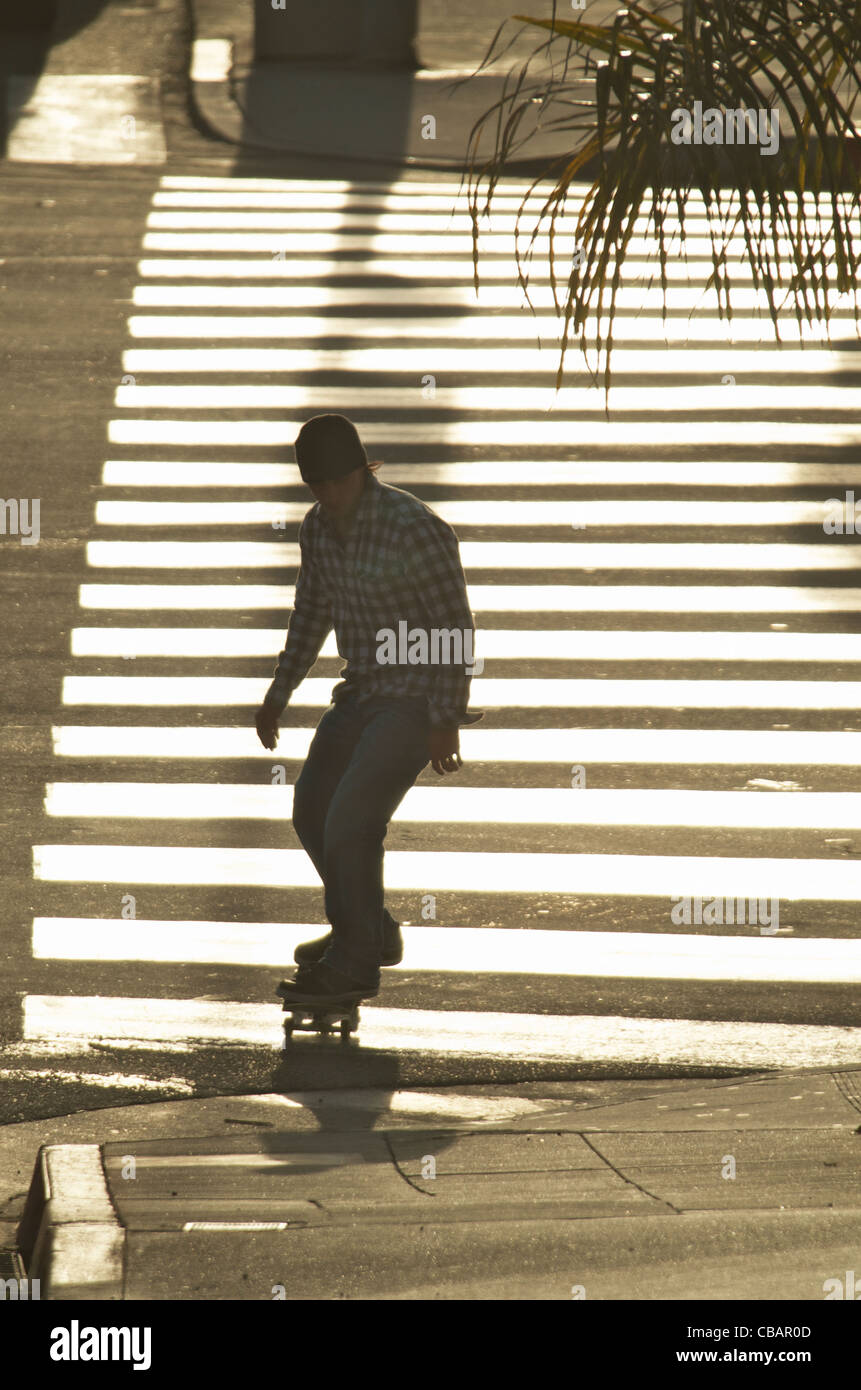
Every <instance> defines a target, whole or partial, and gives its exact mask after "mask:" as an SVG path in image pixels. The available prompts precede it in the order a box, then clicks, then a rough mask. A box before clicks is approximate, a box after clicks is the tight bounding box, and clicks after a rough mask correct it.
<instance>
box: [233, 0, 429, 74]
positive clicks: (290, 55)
mask: <svg viewBox="0 0 861 1390" xmlns="http://www.w3.org/2000/svg"><path fill="white" fill-rule="evenodd" d="M418 4H419V0H254V56H255V58H256V59H257V60H258V61H260V60H262V61H266V60H267V59H269V60H274V61H277V62H282V63H285V62H298V63H318V64H321V65H325V66H339V65H342V64H343V65H345V66H348V67H362V68H407V69H414V68H415V67H416V66H417V63H416V56H415V49H414V40H415V33H416V27H417V23H418Z"/></svg>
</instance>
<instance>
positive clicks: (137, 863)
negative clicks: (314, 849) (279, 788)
mask: <svg viewBox="0 0 861 1390" xmlns="http://www.w3.org/2000/svg"><path fill="white" fill-rule="evenodd" d="M572 795H573V796H576V795H577V793H576V792H575V791H572ZM33 865H34V876H35V877H36V878H37V879H38V880H40V881H45V882H52V883H125V884H137V883H159V884H163V885H166V886H173V885H174V884H180V883H199V884H207V885H210V886H214V885H216V884H221V885H227V884H235V885H251V886H258V887H277V888H315V889H319V887H320V880H319V879H318V877H317V873H316V870H315V869H314V866H313V864H312V863H311V861H310V859H309V858H308V856H307V854H306V853H305V851H304V850H290V849H252V848H244V847H243V848H232V847H230V846H224V845H220V846H217V847H214V848H211V849H210V848H199V847H197V846H194V845H111V844H104V845H81V844H76V845H34V846H33ZM536 884H538V885H540V891H541V892H542V893H544V894H546V893H565V894H577V895H581V896H582V895H584V894H592V893H601V894H608V895H610V896H612V897H637V896H639V897H657V898H664V897H666V898H671V897H677V898H678V897H684V896H692V895H693V896H700V897H709V898H711V897H720V896H727V895H728V896H730V897H745V898H749V897H756V898H767V897H768V898H770V897H775V898H779V899H780V900H781V901H784V900H793V901H794V900H796V899H797V900H799V901H806V902H859V901H861V862H858V861H852V860H843V859H833V858H830V859H768V858H765V857H757V858H755V859H740V858H718V857H711V856H709V857H706V856H703V855H657V854H655V855H636V854H521V853H511V852H510V851H506V852H504V853H503V852H500V853H496V854H491V853H485V852H480V851H472V852H470V853H466V852H463V853H461V852H450V851H446V852H445V853H444V854H443V853H430V852H404V851H398V850H389V851H387V853H386V887H387V889H388V891H389V892H401V891H408V892H420V893H426V892H429V891H431V890H432V891H433V892H434V893H446V892H451V893H453V892H459V893H522V894H528V895H529V896H530V897H531V898H534V896H535V892H536Z"/></svg>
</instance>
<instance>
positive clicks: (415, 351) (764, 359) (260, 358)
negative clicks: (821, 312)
mask: <svg viewBox="0 0 861 1390" xmlns="http://www.w3.org/2000/svg"><path fill="white" fill-rule="evenodd" d="M199 331H200V336H201V337H202V338H206V337H208V334H207V331H206V324H205V322H204V321H203V320H201V321H200V328H199ZM488 336H489V335H488ZM547 350H548V349H547V346H545V348H544V349H543V350H542V349H540V348H538V347H530V348H500V347H494V346H493V344H491V343H487V342H483V343H482V344H481V346H479V345H478V344H476V346H475V347H471V348H442V347H429V346H427V347H417V348H410V347H401V348H358V349H355V350H347V351H341V350H338V349H335V350H318V349H315V348H297V349H293V348H235V347H232V348H133V349H131V350H130V351H128V352H125V353H123V359H122V365H123V370H124V371H126V372H154V373H158V374H161V373H169V372H195V373H196V372H223V373H228V372H236V373H241V372H312V371H313V372H323V371H325V372H335V371H338V372H386V373H402V372H415V373H416V375H417V377H418V378H419V379H420V378H421V375H422V373H423V372H438V373H442V372H473V373H478V372H481V373H482V374H484V375H486V376H488V377H489V376H491V375H492V374H493V373H495V372H519V373H527V372H528V373H544V374H546V373H547V366H548V364H547ZM552 350H553V351H554V352H555V351H556V344H555V343H554V345H553V348H552ZM734 351H737V352H738V354H739V355H738V356H737V357H736V358H734V360H733V366H734V368H735V371H736V372H737V373H738V377H740V378H742V379H743V378H745V377H746V376H749V375H752V376H762V375H765V374H767V373H768V374H778V375H782V374H785V373H793V374H806V375H809V376H813V375H817V376H821V374H822V373H823V372H833V373H835V374H840V373H841V372H847V373H848V372H850V371H851V372H852V373H853V374H854V373H856V372H857V370H858V362H857V357H853V355H852V354H851V353H848V352H839V353H838V352H825V351H824V350H820V351H811V350H810V349H807V351H800V350H799V351H793V350H792V349H789V348H787V349H784V350H777V349H774V350H769V349H768V348H763V347H760V348H755V349H750V348H748V349H744V350H742V349H734ZM726 365H727V349H726V348H723V349H722V350H721V351H719V352H708V351H705V350H704V351H702V352H696V353H691V352H690V351H683V350H679V351H671V350H668V349H655V348H652V349H651V350H649V351H646V352H626V351H625V349H624V348H617V349H615V350H614V352H613V371H614V374H615V375H616V377H617V379H618V378H619V377H622V376H624V375H625V374H626V373H636V374H646V375H649V376H653V375H655V373H657V372H665V373H667V374H668V376H671V377H673V378H676V377H678V378H680V379H681V380H682V381H683V380H684V378H685V376H687V375H689V374H690V375H693V374H696V375H698V376H700V375H702V376H707V375H713V376H715V377H716V379H717V380H718V381H720V379H721V376H722V375H724V374H726ZM674 385H675V382H674V381H670V380H668V382H667V386H668V387H670V386H674Z"/></svg>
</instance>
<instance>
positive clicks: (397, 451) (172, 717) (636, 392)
mask: <svg viewBox="0 0 861 1390" xmlns="http://www.w3.org/2000/svg"><path fill="white" fill-rule="evenodd" d="M525 192H526V187H525V185H521V184H518V183H517V182H516V181H513V180H509V181H506V182H504V183H503V184H501V185H500V187H499V193H498V195H497V196H496V198H495V202H494V208H495V211H494V213H493V216H492V217H491V218H489V219H486V226H484V227H483V230H482V233H481V243H480V245H481V260H480V275H481V282H482V283H481V288H480V290H479V291H478V292H476V290H475V288H474V287H473V285H472V264H471V260H470V252H471V237H470V234H469V219H468V217H467V215H466V204H465V198H464V195H463V193H462V191H460V192H459V190H458V186H457V185H456V184H453V183H452V184H449V183H446V182H444V181H441V180H439V181H421V180H417V179H416V180H404V181H400V182H393V183H387V184H382V183H381V184H364V183H363V184H356V185H352V184H349V183H346V182H338V181H307V182H306V181H302V180H287V179H252V178H221V177H184V176H176V175H171V176H165V177H163V178H162V179H161V180H160V183H159V187H158V190H157V191H156V193H155V194H154V197H153V206H152V210H151V212H150V215H149V219H148V225H147V229H146V232H145V235H144V239H143V248H142V250H143V254H142V258H141V260H140V263H139V284H138V285H137V286H136V288H135V292H134V304H133V311H132V313H131V314H130V317H129V335H130V339H131V341H132V343H133V346H130V347H129V348H128V350H127V351H126V352H125V353H124V356H123V361H122V364H121V381H120V382H119V383H118V386H117V391H116V398H115V416H114V418H112V419H111V420H110V421H109V423H108V430H107V435H108V441H109V451H108V452H110V453H111V455H112V456H111V457H109V458H107V459H106V460H105V463H104V471H103V477H102V483H103V495H102V496H101V497H100V499H99V500H98V502H97V503H96V509H95V515H94V530H93V538H92V539H91V540H90V541H89V543H88V544H87V549H86V559H87V566H88V570H89V574H88V581H87V582H86V583H84V584H82V585H81V589H80V595H79V619H78V623H77V625H76V627H75V629H74V631H73V632H72V635H71V648H70V668H69V672H68V674H67V676H66V678H65V680H64V683H63V691H62V710H61V714H60V717H59V719H58V722H57V725H56V727H55V728H54V729H53V751H54V760H55V773H54V777H53V780H52V781H51V782H50V783H49V784H48V786H47V787H46V791H45V811H46V815H47V817H48V818H49V822H48V823H50V824H51V825H52V826H54V827H55V833H54V835H53V836H52V837H51V842H50V843H47V842H46V843H44V844H39V845H37V846H35V847H34V874H35V877H36V879H37V881H38V884H39V885H40V889H41V891H42V894H43V897H42V899H41V900H42V901H43V903H44V904H45V907H44V910H43V912H42V913H41V914H40V915H38V916H36V917H35V918H34V921H33V924H32V954H33V958H34V960H37V961H39V962H41V963H42V964H43V965H44V966H45V967H46V969H48V971H49V973H48V974H47V975H46V976H45V977H44V978H47V979H55V980H56V987H55V989H54V991H53V992H50V991H46V992H44V993H41V994H38V995H37V994H31V995H28V996H27V998H26V1001H25V1011H24V1016H25V1041H27V1042H30V1043H33V1044H34V1045H36V1044H44V1045H46V1046H58V1045H59V1046H62V1045H66V1044H67V1045H69V1046H70V1047H71V1046H72V1045H73V1044H75V1043H87V1042H88V1041H93V1040H102V1041H103V1040H106V1039H107V1040H113V1041H115V1042H116V1043H117V1044H118V1045H123V1044H128V1045H130V1044H131V1043H133V1042H134V1043H140V1044H142V1045H146V1046H148V1047H150V1048H152V1049H154V1050H158V1049H163V1050H166V1051H170V1050H171V1049H174V1048H179V1047H187V1046H188V1045H189V1044H203V1043H207V1042H213V1041H214V1042H230V1043H234V1044H237V1045H247V1046H249V1047H263V1048H266V1047H269V1046H271V1047H272V1048H273V1049H275V1048H277V1046H278V1044H279V1039H280V1028H279V1022H280V1013H279V1007H278V1004H277V1002H270V1001H272V998H273V996H272V986H273V984H274V979H273V973H277V974H281V973H283V970H284V968H285V967H286V966H287V965H288V964H289V962H290V961H291V960H292V954H293V949H294V947H295V945H296V944H298V943H299V942H300V941H302V940H305V939H307V937H308V936H309V935H318V934H319V932H320V930H321V895H320V892H319V885H318V884H317V882H316V877H315V874H314V870H313V867H312V866H311V864H310V862H309V861H308V859H307V856H306V855H305V854H304V852H303V851H302V850H301V848H300V847H299V846H298V842H297V841H296V838H295V835H294V833H293V830H292V825H291V823H290V815H291V790H290V788H291V784H292V782H293V780H294V778H295V776H296V774H297V772H298V770H299V767H300V766H301V760H302V759H303V758H304V756H305V752H306V750H307V747H308V743H309V741H310V738H311V735H312V732H313V727H314V725H315V723H316V721H317V719H318V718H319V715H320V712H321V710H322V709H323V708H324V707H325V706H326V704H328V701H329V694H330V691H331V688H332V685H333V683H334V679H335V677H336V675H337V671H338V669H339V667H340V662H339V661H338V658H337V652H336V648H335V645H334V639H333V638H330V639H329V640H328V641H327V643H326V646H325V647H324V649H323V652H322V654H321V657H320V660H319V662H318V664H317V666H316V667H315V669H314V671H313V673H311V674H310V675H309V677H308V678H307V679H306V680H305V681H304V682H303V683H302V685H301V686H300V688H299V690H298V691H297V692H296V694H295V696H294V698H293V700H292V702H291V705H290V708H289V710H288V712H287V716H286V719H285V723H286V727H285V728H284V729H283V731H282V734H281V741H280V743H279V747H278V750H277V752H275V753H272V752H267V750H265V749H263V748H262V747H261V746H260V744H259V742H258V741H257V738H256V734H255V732H254V729H253V723H252V715H253V710H254V709H255V708H256V706H257V705H258V704H259V701H260V699H261V698H262V695H263V693H264V692H265V689H266V687H267V685H268V681H269V678H270V675H271V669H272V666H273V664H274V658H275V655H276V653H277V651H278V650H279V649H280V647H281V646H282V645H283V634H284V629H285V627H286V618H287V613H288V611H289V608H290V604H291V603H292V599H293V584H294V582H295V571H296V564H297V561H298V546H297V544H296V528H297V525H298V522H299V520H300V519H301V517H302V516H303V515H304V512H305V510H306V509H307V506H308V497H307V493H306V492H305V490H304V489H303V488H302V487H301V484H300V480H299V477H298V472H297V470H296V468H295V466H294V464H293V463H292V450H291V448H290V445H291V444H292V441H293V439H294V438H295V435H296V433H297V432H298V429H299V427H300V425H301V424H302V422H303V420H304V419H306V418H307V417H308V416H309V415H311V414H315V413H319V412H321V411H324V410H336V411H342V412H344V413H345V414H348V415H349V416H350V418H351V419H353V420H354V421H355V422H356V424H357V426H358V428H359V430H360V433H361V434H362V437H363V439H364V441H365V443H366V446H367V448H368V452H369V457H371V458H375V457H382V458H383V459H384V460H385V461H386V467H385V468H384V470H383V471H382V473H381V474H380V477H381V479H382V480H383V481H386V482H390V483H393V484H394V485H396V486H404V487H407V488H408V489H410V490H414V491H415V492H417V494H418V495H420V496H421V497H423V498H424V499H425V500H427V501H428V502H429V503H430V504H431V505H432V506H433V507H434V508H435V510H436V511H437V512H438V513H439V514H440V515H441V516H443V517H444V518H445V519H446V520H447V521H449V522H450V523H451V524H452V525H453V526H455V528H456V530H457V532H458V535H459V537H460V540H461V553H462V558H463V562H464V568H465V571H466V574H467V580H468V585H469V596H470V603H471V607H472V609H473V612H474V614H475V617H476V626H477V630H478V632H477V642H476V650H477V653H478V655H479V656H480V657H482V658H483V661H484V667H483V670H482V671H481V674H479V675H476V677H475V679H474V683H473V697H472V700H473V705H474V706H476V707H478V708H481V709H484V710H486V715H485V719H484V721H483V722H482V724H481V725H479V726H477V727H475V728H473V729H469V730H466V731H464V734H463V738H462V752H463V756H464V759H465V767H464V769H463V771H462V772H461V774H460V777H459V780H458V782H457V783H456V784H455V783H454V782H452V781H448V782H446V784H444V785H443V784H440V783H439V782H438V780H437V779H435V778H434V775H433V773H431V772H427V773H425V774H423V776H422V778H421V779H420V781H419V783H418V784H417V785H416V787H415V788H413V789H412V790H411V791H410V792H409V793H408V795H407V797H406V798H405V800H404V802H403V804H402V806H401V807H400V808H399V810H398V812H397V813H396V815H395V818H394V820H393V823H392V827H391V830H390V832H389V837H388V841H387V854H386V883H387V891H388V894H389V902H390V906H391V908H392V910H393V911H394V913H395V915H396V916H398V917H399V918H400V919H401V920H402V921H403V922H404V924H405V925H404V931H405V939H406V955H405V959H404V961H403V963H402V965H401V966H400V967H397V968H394V969H391V970H387V971H386V972H384V973H385V979H384V987H383V991H382V993H381V995H380V996H379V998H378V999H377V1000H375V1001H374V1004H373V1005H368V1006H367V1007H366V1008H365V1009H364V1010H363V1016H364V1019H365V1021H364V1023H363V1029H362V1040H363V1044H364V1045H365V1046H366V1047H368V1048H371V1049H378V1050H380V1051H382V1052H387V1053H391V1054H394V1055H398V1054H403V1053H409V1052H420V1053H422V1054H424V1055H427V1054H429V1053H430V1054H437V1055H439V1056H441V1057H446V1058H449V1059H451V1058H454V1059H456V1060H457V1059H459V1060H460V1062H462V1063H463V1065H464V1067H466V1068H467V1070H468V1068H469V1066H470V1064H471V1062H473V1061H478V1060H479V1059H488V1058H489V1059H495V1060H497V1061H527V1062H534V1063H549V1064H552V1065H554V1066H563V1067H564V1066H566V1065H573V1064H581V1063H582V1064H584V1065H586V1064H589V1063H592V1062H594V1063H599V1062H600V1063H601V1064H602V1065H610V1066H613V1065H618V1066H623V1065H632V1064H633V1065H640V1066H644V1067H647V1068H648V1067H650V1066H657V1067H660V1066H667V1067H672V1066H679V1065H685V1066H691V1067H706V1068H708V1067H727V1066H731V1067H742V1068H744V1067H751V1068H756V1069H761V1068H767V1067H772V1066H774V1067H777V1066H782V1065H796V1066H798V1065H801V1066H803V1065H811V1066H813V1065H832V1064H833V1065H842V1064H857V1063H858V1061H859V1060H861V1033H859V1031H858V1023H859V1021H861V1010H859V1004H858V991H859V986H861V939H859V935H858V932H857V925H858V920H859V913H860V912H861V857H859V851H861V797H859V795H858V791H857V773H858V769H859V767H861V715H859V713H858V711H859V708H861V679H859V662H861V631H859V629H858V621H859V619H858V615H859V613H861V590H859V587H858V585H857V581H856V571H857V566H858V551H857V545H856V542H855V533H854V514H853V511H852V507H853V502H852V500H846V494H847V493H851V490H852V489H853V488H854V487H856V486H858V484H859V483H861V467H859V464H858V462H857V446H858V439H859V425H860V424H861V391H859V371H858V365H857V360H858V359H857V349H855V350H853V348H854V323H853V310H852V305H851V303H849V302H848V298H849V297H846V302H843V301H841V302H840V303H839V305H838V308H837V310H836V314H837V320H836V329H833V330H832V341H831V342H830V343H829V342H828V341H826V339H825V338H824V336H823V334H822V332H821V331H820V330H818V329H817V328H815V327H811V326H810V325H806V324H805V325H801V326H799V325H798V324H797V323H796V322H795V320H794V318H793V316H792V315H791V314H789V313H787V315H786V321H785V323H784V324H783V326H782V333H781V336H782V339H783V345H782V346H780V347H778V346H777V345H776V344H775V343H774V340H773V337H772V336H771V334H770V329H769V326H768V322H767V318H766V317H764V316H763V313H762V311H763V309H764V299H763V296H762V294H761V293H760V292H759V291H758V290H757V289H756V288H755V287H754V286H753V285H752V284H742V285H741V288H740V289H739V292H738V295H737V296H736V298H734V308H735V315H734V318H733V321H732V326H731V329H728V328H727V326H726V325H725V324H722V323H721V322H720V321H719V320H718V317H717V312H716V301H715V300H714V298H713V296H710V295H709V294H708V293H706V291H705V289H704V288H703V286H704V283H705V280H706V278H707V274H708V270H709V264H710V263H709V262H708V260H707V256H708V240H707V238H706V236H705V221H704V219H703V218H702V216H700V219H699V221H700V225H699V226H698V227H695V228H694V231H695V233H696V234H695V235H694V236H693V237H692V239H691V240H690V241H689V245H688V257H689V259H688V261H687V264H684V263H683V262H682V261H681V260H679V262H677V263H675V264H673V265H672V266H671V268H670V269H671V274H670V285H669V290H668V300H669V310H670V312H669V317H668V318H667V320H666V323H665V324H664V323H662V321H661V302H662V301H661V293H660V290H659V288H658V287H657V286H656V285H655V284H654V279H655V266H654V263H653V262H652V261H651V259H650V257H651V252H652V245H651V242H650V240H649V236H648V228H647V226H646V224H645V222H643V224H642V226H641V227H640V228H638V235H636V236H635V237H634V240H633V243H632V247H631V254H632V256H633V258H634V259H633V261H632V262H629V263H627V264H626V267H625V273H624V275H623V280H622V285H623V288H622V292H621V295H620V315H621V316H620V318H619V320H618V322H617V325H616V344H617V347H616V352H615V356H614V376H615V380H616V383H617V384H616V385H615V386H614V388H613V391H612V392H611V397H610V410H611V413H610V416H609V418H608V417H606V415H605V399H604V393H603V390H602V389H600V388H598V389H596V387H595V386H594V385H593V383H592V381H591V379H590V378H589V376H588V374H587V373H585V372H583V371H582V369H581V367H580V363H579V360H578V358H577V356H576V354H575V352H574V349H573V348H572V349H571V350H570V355H569V358H568V365H569V368H570V376H569V378H568V379H569V380H570V382H571V384H570V385H566V386H564V387H563V388H562V389H561V390H560V391H558V392H557V391H556V390H555V389H554V386H553V382H554V377H555V371H556V366H557V360H558V331H557V320H556V318H555V314H554V311H553V296H552V292H551V288H550V284H549V282H548V279H547V242H546V237H544V238H543V239H542V238H541V237H538V238H537V239H536V250H535V252H534V257H533V261H532V265H531V269H530V277H531V279H530V300H531V304H532V310H530V308H529V307H527V306H526V304H525V301H524V298H523V294H522V291H521V290H519V289H518V288H517V287H516V285H515V284H514V279H513V275H514V263H513V256H512V247H513V235H512V234H513V229H514V215H515V213H516V211H517V207H518V206H519V204H520V202H521V200H522V198H523V196H524V194H525ZM575 202H576V200H575ZM575 211H576V206H572V207H571V209H570V214H569V215H567V216H566V219H565V221H564V222H563V223H562V224H561V225H560V231H559V233H558V234H557V246H556V250H557V254H558V255H560V256H564V254H565V251H566V248H567V249H569V250H570V249H573V245H574V243H573V239H572V238H573V225H574V217H573V213H574V212H575ZM527 220H528V219H527ZM738 249H739V248H738V246H737V245H735V246H733V247H732V248H731V251H732V253H733V254H735V253H737V251H738ZM785 249H786V248H784V250H785ZM739 278H740V279H741V280H742V281H744V280H745V279H749V277H747V276H746V275H745V272H744V269H743V267H742V268H741V270H740V277H739ZM533 311H534V312H533ZM539 338H540V346H539V344H538V341H537V340H538V339H539ZM114 455H115V456H114ZM859 493H861V488H859ZM835 509H836V510H835ZM835 515H839V519H840V521H841V525H840V526H839V527H838V528H837V533H836V534H835V533H834V532H835V527H834V525H833V524H832V525H831V526H830V528H829V525H828V520H829V518H831V521H832V523H833V520H834V517H835ZM131 663H134V665H133V666H132V665H131ZM58 904H61V907H58ZM686 904H687V905H688V906H687V907H686ZM690 904H695V905H696V904H698V905H699V906H698V907H697V906H694V908H693V909H691V908H690ZM766 904H767V905H769V907H768V912H766V911H764V905H766ZM213 908H215V909H217V912H216V914H215V915H213ZM72 963H74V972H75V973H74V974H73V975H72V976H71V978H72V979H73V981H74V984H73V985H72V986H69V985H68V984H67V983H66V980H67V978H68V972H69V970H70V967H71V965H72ZM117 965H123V966H126V967H129V968H130V969H131V968H132V967H133V968H134V979H135V980H136V981H137V982H138V986H137V992H134V993H130V992H128V991H126V990H124V989H120V988H117V987H116V986H112V984H111V981H112V979H113V978H114V976H113V973H112V972H113V969H114V968H115V967H116V966H117ZM167 971H169V972H170V974H169V975H168V974H167V973H166V972H167ZM201 971H204V972H205V976H206V980H207V982H208V988H207V990H206V993H205V995H202V993H201V989H200V981H201V980H202V979H203V978H204V976H203V975H202V974H201V973H200V972H201ZM195 972H197V973H195ZM123 978H130V977H129V976H128V975H126V976H123ZM213 982H214V983H213ZM70 991H71V992H70ZM804 991H806V992H807V993H806V996H805V994H804ZM814 994H815V1004H814V1002H813V1000H814ZM387 996H388V997H387Z"/></svg>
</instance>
